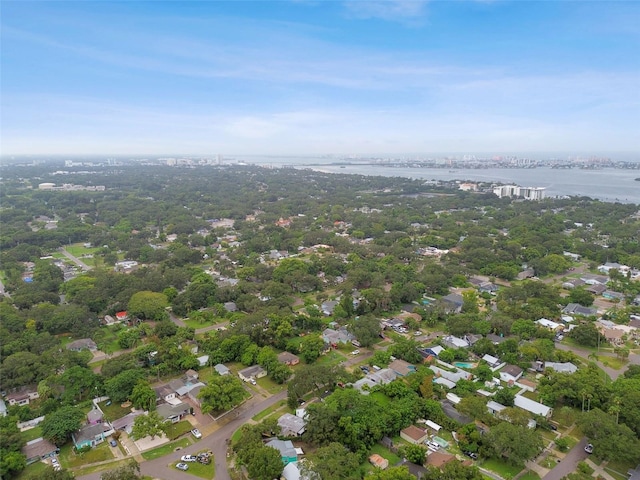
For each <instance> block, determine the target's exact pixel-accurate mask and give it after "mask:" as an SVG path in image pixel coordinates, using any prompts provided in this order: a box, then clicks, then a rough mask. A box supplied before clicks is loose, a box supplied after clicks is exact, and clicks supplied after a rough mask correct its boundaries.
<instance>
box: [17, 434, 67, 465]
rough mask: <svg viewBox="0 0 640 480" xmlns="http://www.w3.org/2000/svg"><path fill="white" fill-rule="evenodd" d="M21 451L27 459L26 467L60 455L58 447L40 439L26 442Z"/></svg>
mask: <svg viewBox="0 0 640 480" xmlns="http://www.w3.org/2000/svg"><path fill="white" fill-rule="evenodd" d="M21 451H22V454H23V455H24V456H25V457H26V459H27V465H31V464H32V463H36V462H39V461H41V460H45V459H47V458H50V457H54V456H55V455H57V454H58V453H60V449H59V448H58V447H56V446H55V445H54V444H53V443H51V442H50V441H49V440H45V439H44V438H42V437H40V438H36V439H35V440H31V441H29V442H27V443H26V445H25V446H24V447H22V450H21Z"/></svg>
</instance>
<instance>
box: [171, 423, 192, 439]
mask: <svg viewBox="0 0 640 480" xmlns="http://www.w3.org/2000/svg"><path fill="white" fill-rule="evenodd" d="M192 428H193V427H192V426H191V424H190V423H189V422H187V421H186V420H182V421H181V422H177V423H172V424H171V425H169V428H167V437H168V438H169V440H175V439H176V438H178V437H179V436H180V435H184V434H185V433H187V432H190V431H191V429H192Z"/></svg>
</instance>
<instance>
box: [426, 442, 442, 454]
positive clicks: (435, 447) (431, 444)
mask: <svg viewBox="0 0 640 480" xmlns="http://www.w3.org/2000/svg"><path fill="white" fill-rule="evenodd" d="M427 448H428V449H429V450H433V451H434V452H437V451H438V450H440V445H439V444H437V443H436V442H433V441H428V442H427Z"/></svg>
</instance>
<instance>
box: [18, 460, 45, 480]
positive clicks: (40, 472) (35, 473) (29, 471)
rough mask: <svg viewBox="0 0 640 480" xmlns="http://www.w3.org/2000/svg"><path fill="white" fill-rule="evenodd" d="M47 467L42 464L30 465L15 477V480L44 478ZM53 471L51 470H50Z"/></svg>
mask: <svg viewBox="0 0 640 480" xmlns="http://www.w3.org/2000/svg"><path fill="white" fill-rule="evenodd" d="M47 467H48V465H47V464H45V463H42V462H36V463H32V464H31V465H28V466H27V468H25V469H24V470H23V471H22V472H20V475H18V476H17V477H15V480H24V479H26V478H29V477H31V478H46V474H45V472H46V471H47ZM51 471H53V469H51Z"/></svg>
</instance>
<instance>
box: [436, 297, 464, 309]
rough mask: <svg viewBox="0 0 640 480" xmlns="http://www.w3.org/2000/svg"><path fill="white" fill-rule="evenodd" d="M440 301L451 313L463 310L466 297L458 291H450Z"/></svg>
mask: <svg viewBox="0 0 640 480" xmlns="http://www.w3.org/2000/svg"><path fill="white" fill-rule="evenodd" d="M440 303H441V304H442V306H443V307H444V308H445V309H446V310H447V312H449V313H460V312H461V311H462V305H463V304H464V299H463V298H462V296H461V295H458V294H457V293H450V294H449V295H445V296H444V297H442V298H441V299H440Z"/></svg>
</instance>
